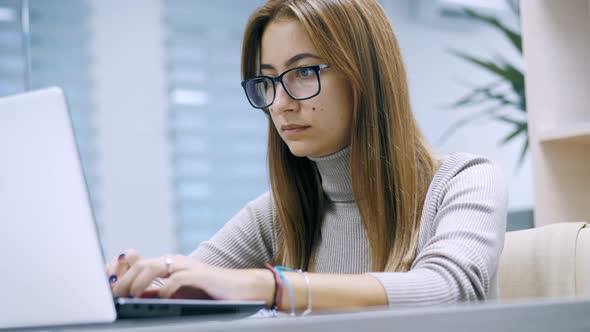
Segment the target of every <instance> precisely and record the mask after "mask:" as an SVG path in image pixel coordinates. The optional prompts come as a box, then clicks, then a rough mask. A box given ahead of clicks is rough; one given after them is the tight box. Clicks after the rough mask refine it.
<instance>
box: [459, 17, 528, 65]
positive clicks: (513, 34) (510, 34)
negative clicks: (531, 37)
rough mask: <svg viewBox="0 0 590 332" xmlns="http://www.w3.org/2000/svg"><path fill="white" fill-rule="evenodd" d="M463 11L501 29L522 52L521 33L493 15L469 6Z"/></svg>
mask: <svg viewBox="0 0 590 332" xmlns="http://www.w3.org/2000/svg"><path fill="white" fill-rule="evenodd" d="M463 13H464V14H465V15H466V16H467V17H469V18H471V19H474V20H477V21H480V22H483V23H486V24H488V25H491V26H492V27H495V28H497V29H499V30H500V31H501V32H502V33H504V35H505V36H506V38H508V40H509V41H510V43H511V44H512V46H514V47H515V48H516V49H517V50H518V52H519V53H521V54H522V36H521V35H520V34H519V33H517V32H516V31H514V30H512V29H510V28H508V27H507V26H505V25H504V24H502V22H500V21H499V20H498V19H497V18H495V17H493V16H487V15H482V14H479V13H477V12H475V11H474V10H472V9H469V8H464V9H463Z"/></svg>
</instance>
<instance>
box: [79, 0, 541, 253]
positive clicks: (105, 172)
mask: <svg viewBox="0 0 590 332" xmlns="http://www.w3.org/2000/svg"><path fill="white" fill-rule="evenodd" d="M89 1H90V2H91V3H92V6H93V8H92V10H93V17H92V28H93V31H94V34H95V37H96V39H95V41H94V44H93V51H94V56H95V62H94V66H93V73H94V79H95V83H96V93H95V95H94V96H93V99H94V101H95V102H96V104H97V118H96V125H97V127H98V134H99V137H98V140H97V145H98V149H99V151H100V157H99V158H100V159H99V165H97V166H98V169H100V170H101V183H100V184H99V186H98V187H99V190H98V195H99V197H98V198H99V200H100V201H101V206H100V208H99V211H100V214H99V215H98V220H99V222H102V229H103V234H102V235H103V243H104V244H105V252H106V255H107V256H108V257H111V256H113V255H116V254H117V253H118V252H119V251H120V250H122V249H124V248H126V247H135V248H137V249H139V250H140V251H141V252H142V253H144V255H145V256H153V255H159V254H163V253H166V252H171V251H174V250H175V248H176V244H175V228H174V227H175V226H174V215H173V213H174V201H173V199H174V197H173V190H172V174H171V165H172V164H171V160H170V158H171V147H170V146H169V140H168V116H167V112H168V103H167V86H166V82H167V77H166V76H165V67H164V66H165V50H164V49H163V45H164V36H163V31H164V27H163V25H162V16H161V10H162V8H161V2H160V1H159V0H127V1H117V0H89ZM383 3H384V4H385V7H386V9H387V10H388V13H389V15H390V17H391V19H392V21H393V25H394V28H395V30H396V33H397V36H398V38H399V41H400V44H401V47H402V52H403V54H404V60H405V63H406V65H407V70H408V75H409V80H410V93H411V98H412V104H413V109H414V113H415V115H416V117H417V119H418V122H419V124H420V126H421V127H422V129H423V131H424V132H425V134H426V136H427V137H428V138H429V140H430V141H431V142H435V141H436V140H437V139H438V138H439V137H440V136H441V135H442V133H443V132H444V130H445V129H447V128H448V126H449V125H450V124H451V123H453V122H454V121H456V120H457V119H459V117H460V116H461V115H464V114H466V113H465V112H458V111H450V110H445V109H444V107H445V106H446V105H450V104H451V103H452V102H454V101H455V100H457V99H458V98H459V97H461V96H463V95H464V94H465V93H466V92H468V89H466V88H465V87H464V86H462V85H460V84H459V83H458V82H459V81H460V80H465V81H469V82H472V83H486V82H488V81H489V80H490V76H489V75H487V74H485V73H484V72H482V71H480V70H479V69H477V68H475V67H472V66H470V65H468V64H466V63H465V62H463V61H461V60H458V59H456V58H455V57H453V56H451V55H450V54H449V53H448V52H447V51H446V49H448V48H451V47H452V48H456V49H460V50H465V51H468V52H471V53H475V54H479V55H491V54H503V55H507V57H508V59H511V60H518V57H517V55H516V54H515V53H514V52H512V50H511V49H510V46H509V45H508V44H507V42H506V41H504V39H503V38H502V36H500V35H499V34H497V33H496V32H495V31H492V30H490V29H487V28H484V27H481V28H480V27H479V26H477V25H471V26H469V29H468V30H465V29H463V30H461V29H457V28H452V27H448V26H447V27H441V26H436V25H425V24H423V23H420V22H419V21H417V20H416V19H415V18H414V17H413V16H412V15H411V13H410V10H409V9H408V7H407V2H406V1H403V0H384V1H383ZM222 15H223V13H220V16H222ZM463 27H465V26H463ZM509 129H510V128H508V127H505V126H504V125H501V124H497V123H486V124H482V125H471V126H469V127H467V128H464V129H462V130H461V131H459V132H458V133H457V134H456V135H454V136H453V137H452V138H451V139H449V140H448V141H447V142H445V143H444V144H442V145H440V146H438V147H437V148H438V149H439V150H441V151H443V152H454V151H466V152H472V153H477V154H483V155H486V156H489V157H491V158H492V159H493V160H496V161H497V162H498V163H499V164H500V165H501V167H502V168H503V169H504V172H505V174H506V176H507V178H508V181H509V183H510V208H511V209H521V208H530V207H531V206H532V176H531V167H530V163H529V159H528V158H527V159H526V162H525V164H524V165H523V167H522V169H521V170H520V171H519V172H518V173H517V172H516V171H515V169H516V164H517V159H518V155H519V149H520V146H521V145H520V144H511V145H509V146H504V147H498V141H499V140H500V139H501V138H502V137H503V136H504V135H506V134H507V133H508V130H509Z"/></svg>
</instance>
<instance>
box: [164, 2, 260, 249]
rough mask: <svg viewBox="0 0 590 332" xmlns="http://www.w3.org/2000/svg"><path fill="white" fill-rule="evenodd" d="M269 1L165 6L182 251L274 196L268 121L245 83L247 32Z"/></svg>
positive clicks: (175, 181) (172, 134) (178, 218)
mask: <svg viewBox="0 0 590 332" xmlns="http://www.w3.org/2000/svg"><path fill="white" fill-rule="evenodd" d="M263 2H264V1H262V0H257V1H253V0H249V1H233V0H218V1H188V0H168V1H164V2H163V6H164V22H165V29H166V36H167V38H166V46H165V47H166V52H167V73H168V86H169V96H170V97H169V100H170V110H169V111H170V112H169V114H170V140H171V144H172V145H173V150H174V155H173V158H172V164H173V170H174V171H173V174H174V178H173V179H172V181H174V189H175V216H176V233H177V243H178V247H179V248H178V250H179V251H180V252H182V253H189V252H191V251H192V250H194V249H195V248H196V246H197V245H198V244H199V243H200V242H202V241H204V240H206V239H208V238H210V237H211V236H212V235H213V234H214V233H215V232H216V231H217V230H218V229H219V228H221V226H223V224H224V223H225V222H227V221H228V220H229V219H230V218H231V217H232V216H233V215H234V214H235V213H236V212H237V211H239V209H240V208H242V207H243V206H244V204H245V203H247V202H248V201H250V200H252V199H254V198H255V197H257V196H258V195H260V194H262V193H263V192H265V191H267V190H268V188H269V185H268V176H267V166H266V138H267V120H266V116H265V115H264V114H263V113H262V112H261V111H257V110H255V109H253V108H251V107H250V105H249V104H248V101H247V100H246V98H245V95H244V92H243V90H242V88H241V85H240V81H241V78H240V55H241V42H242V35H243V29H244V27H245V25H246V21H247V18H248V16H249V15H250V14H251V13H252V11H253V10H254V9H255V8H256V7H257V6H260V5H261V4H262V3H263Z"/></svg>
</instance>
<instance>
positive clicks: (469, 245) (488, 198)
mask: <svg viewBox="0 0 590 332" xmlns="http://www.w3.org/2000/svg"><path fill="white" fill-rule="evenodd" d="M507 201H508V194H507V187H506V183H505V180H504V178H503V175H502V173H501V171H500V169H499V168H498V167H497V166H496V165H494V164H493V163H492V162H491V161H489V160H488V159H486V158H482V157H477V156H472V155H469V154H463V153H461V154H453V155H452V156H450V157H449V159H448V160H446V161H445V162H444V163H443V165H442V166H441V169H440V170H439V171H438V172H437V174H436V175H435V177H434V179H433V182H432V183H431V186H430V189H429V192H428V194H427V197H426V200H425V205H424V210H423V215H422V224H421V229H420V235H419V249H418V254H417V257H416V259H415V260H414V262H413V264H412V266H411V269H410V270H409V271H408V272H381V273H370V275H372V276H374V277H376V278H377V279H378V280H379V281H380V282H381V283H382V285H383V287H384V288H385V291H386V292H387V297H388V299H389V305H390V306H391V307H404V306H418V305H434V304H444V303H456V302H460V301H474V300H484V299H487V298H488V297H489V294H490V291H491V288H495V285H493V283H494V281H495V275H496V269H497V263H498V260H499V257H500V253H501V251H502V248H503V245H504V233H505V229H506V215H507Z"/></svg>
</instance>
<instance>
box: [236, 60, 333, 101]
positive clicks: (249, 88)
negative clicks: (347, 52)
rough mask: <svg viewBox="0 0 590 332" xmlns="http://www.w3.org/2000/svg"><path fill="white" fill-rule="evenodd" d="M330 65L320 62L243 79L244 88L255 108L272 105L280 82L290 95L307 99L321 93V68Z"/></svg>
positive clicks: (297, 98)
mask: <svg viewBox="0 0 590 332" xmlns="http://www.w3.org/2000/svg"><path fill="white" fill-rule="evenodd" d="M329 67H330V65H326V64H320V65H315V66H303V67H297V68H292V69H289V70H287V71H286V72H284V73H282V74H281V75H279V76H277V77H273V76H266V75H263V76H255V77H252V78H249V79H247V80H244V81H242V88H244V92H246V97H248V101H249V102H250V105H252V107H254V108H266V107H269V106H270V105H272V103H273V102H274V101H275V96H276V91H277V88H276V84H277V82H280V83H281V84H282V85H283V88H284V89H285V91H286V92H287V94H288V95H289V97H291V98H293V99H295V100H305V99H310V98H313V97H315V96H317V95H319V94H320V91H321V90H322V83H321V80H320V70H322V69H326V68H329Z"/></svg>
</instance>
